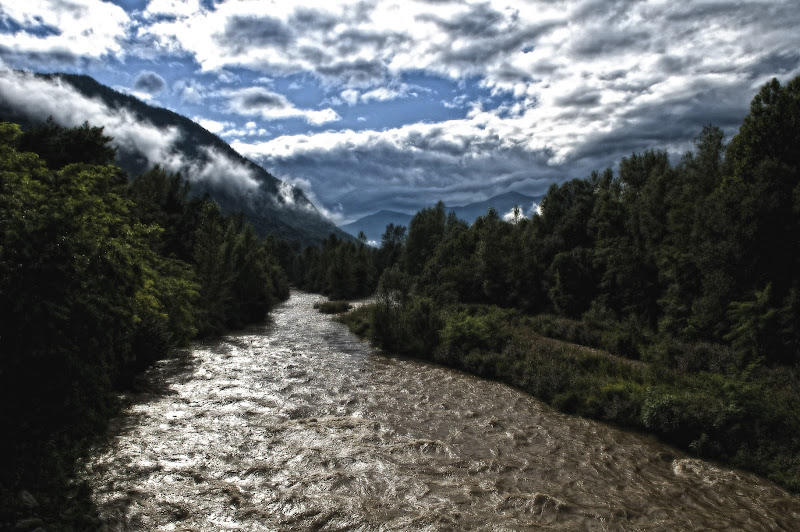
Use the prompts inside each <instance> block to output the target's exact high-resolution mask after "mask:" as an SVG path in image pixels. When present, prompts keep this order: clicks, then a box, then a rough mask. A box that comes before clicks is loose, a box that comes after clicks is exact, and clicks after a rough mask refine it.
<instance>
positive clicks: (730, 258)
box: [357, 78, 800, 488]
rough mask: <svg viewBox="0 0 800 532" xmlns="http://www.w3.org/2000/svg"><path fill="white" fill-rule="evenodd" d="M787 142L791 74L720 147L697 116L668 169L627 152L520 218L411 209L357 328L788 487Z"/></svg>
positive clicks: (798, 245) (791, 253) (796, 246)
mask: <svg viewBox="0 0 800 532" xmlns="http://www.w3.org/2000/svg"><path fill="white" fill-rule="evenodd" d="M798 145H800V78H796V79H794V80H792V81H791V82H789V83H788V84H787V85H785V86H781V84H780V83H779V82H778V81H777V80H773V81H772V82H770V83H768V84H767V85H766V86H764V87H763V88H762V90H761V91H760V92H759V94H758V95H757V96H756V97H755V98H754V100H753V103H752V105H751V110H750V114H749V115H748V116H747V117H746V118H745V120H744V123H743V124H742V127H741V128H740V130H739V133H738V134H737V135H736V136H735V137H734V138H733V139H732V140H731V141H730V143H729V144H728V145H726V144H725V138H724V135H723V133H722V130H720V129H719V128H717V127H715V126H713V125H708V126H706V127H704V128H703V130H702V131H701V132H700V134H699V135H698V137H697V138H696V139H695V141H694V150H693V151H691V152H689V153H687V154H685V155H684V157H683V158H682V159H681V160H680V162H679V163H678V164H675V165H674V164H672V162H671V161H670V157H669V156H668V154H667V153H666V152H664V151H654V150H648V151H645V152H644V153H639V154H637V153H634V154H631V155H630V156H629V157H626V158H623V159H622V160H621V161H620V163H619V172H618V175H617V176H615V175H614V173H613V172H612V171H611V170H606V171H604V172H602V173H600V172H593V173H592V174H591V176H589V178H588V179H574V180H570V181H566V182H564V183H562V184H553V185H551V187H550V188H549V190H548V191H547V194H546V195H545V197H544V198H543V199H542V202H541V205H540V212H539V213H538V214H534V215H533V216H532V217H531V218H530V219H524V218H523V219H519V218H518V219H516V220H515V221H514V223H506V222H504V221H502V220H500V219H499V217H498V216H497V213H496V212H493V211H490V212H488V213H487V215H486V216H483V217H480V218H479V219H478V220H476V221H475V223H473V224H472V226H469V227H468V226H467V225H466V224H463V223H458V222H457V221H456V220H451V219H450V218H449V217H446V216H445V215H444V205H443V204H441V203H440V204H438V205H437V206H436V207H434V208H429V209H423V210H422V211H420V212H419V213H418V214H417V215H416V216H415V217H414V218H413V219H412V221H411V224H410V226H409V232H408V238H407V239H406V241H405V247H404V249H403V252H402V257H401V260H400V262H399V267H397V268H393V269H390V270H387V271H386V272H385V273H384V275H383V277H382V278H381V282H380V283H379V286H378V292H377V294H376V304H375V305H374V306H373V307H371V309H370V312H369V314H370V315H371V320H372V321H371V323H370V324H369V326H368V327H367V326H363V324H364V318H363V314H364V313H366V311H360V312H359V315H360V316H361V318H360V319H359V320H357V321H358V322H359V323H360V324H361V325H362V326H359V330H365V331H369V334H371V335H372V337H373V339H374V340H375V341H377V342H378V343H379V344H380V345H382V346H383V347H385V348H387V349H393V350H396V351H399V352H403V353H407V354H412V355H416V356H424V357H427V356H430V355H431V353H433V355H434V357H435V358H436V360H438V361H440V362H443V363H446V364H450V365H453V366H456V367H461V368H464V369H467V370H468V371H472V372H474V373H477V374H480V375H485V376H488V377H492V378H498V379H501V380H503V381H505V382H508V383H510V384H513V385H515V386H518V387H520V388H521V389H523V390H526V391H528V392H530V393H532V394H534V395H536V396H537V397H540V398H542V399H543V400H545V401H548V402H550V403H551V404H554V405H555V406H557V407H558V408H560V409H562V410H564V411H568V412H574V413H578V414H583V415H589V416H593V417H597V418H600V419H604V420H607V421H612V422H616V423H621V424H624V425H627V426H633V427H637V428H644V429H646V430H649V431H652V432H655V433H657V434H659V435H661V436H662V437H663V438H665V439H668V440H670V441H673V442H675V443H676V444H678V445H680V446H682V447H684V448H686V449H688V450H690V451H691V452H694V453H696V454H699V455H701V456H709V457H714V458H719V459H723V460H728V461H730V462H732V463H734V464H737V465H740V466H742V467H747V468H750V469H753V470H756V471H760V472H762V473H764V474H767V475H769V476H770V477H771V478H774V479H776V480H779V481H780V482H782V483H784V484H785V485H788V486H792V487H794V488H798V487H800V468H798V462H800V460H798V458H797V456H800V443H798V440H797V438H796V437H794V436H792V435H793V434H797V429H798V426H799V425H800V415H798V413H797V412H800V408H798V407H800V403H799V402H798V396H800V386H798V385H797V381H796V380H795V381H792V380H790V379H780V378H779V377H778V376H782V375H784V374H787V375H795V376H796V373H797V362H798V360H800V358H798V357H800V276H798V273H797V272H798V271H800V270H798V268H797V266H798V264H800V240H798V238H797V235H798V234H800V168H799V167H800V151H798V149H797V147H798ZM466 305H470V306H466ZM493 305H497V306H499V307H505V308H511V309H519V310H521V311H524V312H527V313H530V314H534V316H531V317H527V318H524V319H522V318H516V317H514V318H512V317H511V315H508V316H505V315H503V312H505V310H500V309H498V308H497V307H493ZM477 308H483V309H485V310H483V311H478V310H476V309H477ZM414 313H417V314H416V315H415V314H414ZM533 331H536V332H537V333H539V334H535V333H534V332H533ZM540 335H544V336H547V337H550V338H557V339H560V340H564V341H567V342H573V343H577V344H581V345H584V346H589V347H591V348H600V349H603V351H588V350H586V349H581V348H577V347H575V346H570V345H567V344H565V343H563V342H561V341H557V340H550V339H548V338H543V337H542V336H540ZM412 338H414V339H416V338H425V340H424V341H423V342H421V343H423V344H424V345H425V346H424V347H421V346H420V345H414V341H412V340H411V339H412ZM616 355H618V356H616ZM619 357H624V358H619ZM776 380H780V385H779V387H778V388H777V389H778V390H779V391H776V388H775V384H774V382H773V381H776ZM787 405H792V406H791V407H788V406H787Z"/></svg>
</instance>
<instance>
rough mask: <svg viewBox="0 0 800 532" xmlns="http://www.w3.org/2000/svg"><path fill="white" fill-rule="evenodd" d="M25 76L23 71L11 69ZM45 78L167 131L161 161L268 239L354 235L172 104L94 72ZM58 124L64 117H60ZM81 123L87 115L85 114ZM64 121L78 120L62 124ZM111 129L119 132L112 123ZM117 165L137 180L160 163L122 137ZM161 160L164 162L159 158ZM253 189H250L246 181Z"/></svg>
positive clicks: (1, 108)
mask: <svg viewBox="0 0 800 532" xmlns="http://www.w3.org/2000/svg"><path fill="white" fill-rule="evenodd" d="M8 75H9V76H11V75H18V76H20V75H19V74H8ZM35 77H36V78H38V79H39V80H46V81H50V82H52V83H62V84H63V83H66V84H69V86H71V87H74V89H76V90H77V91H78V92H79V93H80V94H82V95H83V96H85V97H86V98H87V99H89V100H95V101H97V102H100V103H101V104H103V105H104V106H107V107H108V109H109V110H110V111H111V112H112V113H120V114H123V113H125V114H126V116H129V115H132V116H133V117H134V119H135V120H138V121H140V122H141V123H142V124H146V125H152V126H154V127H155V129H157V130H159V131H160V132H164V135H165V136H167V135H171V136H170V138H171V145H170V146H169V153H166V154H164V155H166V157H162V158H161V159H162V160H166V161H179V162H178V163H173V166H172V167H169V168H168V169H169V170H171V171H176V170H178V171H181V173H182V174H183V176H184V178H186V179H187V180H188V181H189V182H190V183H191V194H192V195H193V196H200V197H201V196H203V195H205V194H208V195H209V196H210V197H211V198H212V199H214V200H215V201H216V202H217V203H218V204H219V205H220V207H221V209H222V212H223V213H225V214H232V213H234V212H242V213H243V215H244V218H245V220H246V221H247V222H249V223H250V224H251V225H252V226H253V227H254V228H255V230H256V232H257V233H258V234H259V236H261V237H265V236H266V235H268V234H273V235H275V236H276V237H277V238H279V239H282V240H287V241H295V242H298V243H300V244H301V245H303V246H305V245H308V244H319V243H320V242H322V240H324V239H325V238H326V237H328V236H329V235H330V234H331V233H334V234H336V235H338V236H339V237H340V238H345V239H348V238H350V237H349V236H348V235H347V234H346V233H344V232H343V231H340V230H339V229H338V228H336V226H335V225H334V224H333V223H332V222H331V221H330V220H328V219H327V218H325V217H324V216H323V215H322V214H320V213H319V211H318V210H317V209H316V208H315V207H314V205H313V204H312V203H311V202H310V201H309V200H308V198H307V197H306V195H305V194H304V193H303V191H302V190H300V189H299V188H297V187H293V186H291V185H289V184H287V183H284V182H282V181H281V180H279V179H277V178H276V177H274V176H273V175H271V174H270V173H269V172H267V171H266V170H264V169H263V168H261V167H260V166H258V165H257V164H255V163H253V162H252V161H250V160H248V159H246V158H244V157H242V156H241V155H239V154H238V153H237V152H236V151H234V150H233V149H232V148H231V147H230V146H229V145H228V144H227V143H225V142H224V141H223V140H222V139H220V138H219V137H217V136H216V135H214V134H212V133H210V132H208V131H207V130H206V129H204V128H203V127H201V126H200V125H198V124H197V123H195V122H193V121H192V120H190V119H188V118H186V117H184V116H181V115H179V114H177V113H174V112H172V111H170V110H168V109H164V108H159V107H154V106H151V105H148V104H147V103H144V102H142V101H141V100H138V99H137V98H135V97H133V96H130V95H128V94H123V93H121V92H118V91H116V90H114V89H111V88H110V87H107V86H105V85H102V84H100V83H98V82H97V81H95V80H94V79H93V78H91V77H89V76H83V75H73V74H42V75H38V74H37V75H35ZM0 119H3V120H7V121H10V122H15V123H19V124H21V125H22V126H23V128H26V127H30V126H32V125H36V124H39V123H41V122H42V121H43V120H45V119H47V116H41V110H39V109H36V108H35V106H26V107H23V106H17V105H14V103H13V102H9V101H3V102H0ZM54 119H55V121H56V122H63V120H59V117H54ZM79 119H80V120H83V119H81V118H79ZM85 120H89V121H91V122H92V126H104V125H106V124H103V123H99V122H98V121H97V120H96V119H93V120H90V117H86V118H85ZM60 125H63V126H67V127H70V126H74V125H78V124H72V123H61V124H60ZM106 133H110V134H112V136H115V132H114V131H110V130H109V129H108V128H107V130H106ZM117 140H118V142H117V144H116V147H117V160H116V162H117V164H118V165H119V166H120V167H122V168H123V169H124V170H125V171H127V172H128V173H129V175H130V176H131V177H134V176H136V175H139V174H142V173H144V172H145V171H147V170H149V169H150V168H151V167H152V166H153V164H154V161H153V157H152V153H150V152H152V149H153V148H152V146H151V145H143V144H144V143H137V142H136V140H137V139H130V140H129V141H128V142H125V141H124V140H123V139H120V138H118V139H117ZM158 162H162V161H158ZM243 182H244V183H246V184H247V186H243V185H242V183H243Z"/></svg>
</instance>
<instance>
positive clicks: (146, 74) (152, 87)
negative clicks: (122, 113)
mask: <svg viewBox="0 0 800 532" xmlns="http://www.w3.org/2000/svg"><path fill="white" fill-rule="evenodd" d="M166 86H167V83H166V82H165V81H164V78H162V77H161V76H159V75H158V74H156V73H155V72H150V71H147V70H145V71H143V72H141V73H139V75H138V76H137V77H136V81H134V82H133V89H134V90H137V91H142V92H147V93H150V94H156V93H157V92H161V91H163V90H164V88H166Z"/></svg>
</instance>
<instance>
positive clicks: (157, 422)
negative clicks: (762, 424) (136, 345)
mask: <svg viewBox="0 0 800 532" xmlns="http://www.w3.org/2000/svg"><path fill="white" fill-rule="evenodd" d="M318 301H320V298H319V297H318V296H314V295H311V294H304V293H299V292H294V293H293V294H292V297H291V299H290V300H289V301H288V302H286V303H284V304H282V305H279V306H278V307H276V309H275V310H274V311H273V313H272V316H273V320H272V321H271V322H270V323H269V324H265V325H261V326H255V327H250V328H248V329H245V330H244V331H242V332H240V333H236V334H231V335H227V336H224V337H222V338H220V339H219V340H216V341H213V342H203V343H198V344H195V345H194V346H193V349H192V351H191V354H190V357H189V358H188V359H186V361H184V362H183V363H181V364H180V365H176V364H177V362H173V361H165V362H163V363H160V364H159V365H157V366H156V367H155V368H154V369H153V370H152V371H151V372H150V373H149V374H148V379H149V382H151V383H153V384H152V386H153V390H154V391H153V392H147V393H144V394H142V395H141V396H138V397H131V398H130V399H131V403H130V405H129V406H128V407H127V408H126V410H125V412H124V413H123V415H122V416H120V417H119V418H117V419H116V420H115V421H114V422H113V425H112V429H111V438H110V439H109V441H108V442H107V443H106V444H105V445H103V446H100V447H98V448H97V449H96V451H95V452H94V453H93V454H92V455H91V457H90V458H89V459H88V460H87V461H86V462H85V464H84V472H83V474H82V475H81V479H82V480H83V481H85V482H86V483H87V484H88V485H89V486H91V487H92V492H93V500H94V501H95V503H96V504H97V507H98V512H99V515H100V519H101V520H102V523H103V526H104V527H105V529H106V530H129V529H170V528H188V529H197V530H212V529H213V530H221V529H236V528H238V529H247V530H256V531H257V530H341V529H347V530H409V529H425V530H454V529H469V530H497V529H503V528H505V529H514V530H525V529H535V528H537V527H541V526H548V527H549V528H552V529H561V530H576V529H581V530H608V529H609V528H612V529H618V530H641V529H643V528H647V529H682V530H691V529H702V528H714V527H727V528H744V529H749V530H782V529H783V530H789V529H791V525H792V524H793V523H796V522H797V521H798V519H800V497H798V496H796V495H792V494H790V493H788V492H786V491H785V490H783V489H780V488H778V487H777V486H775V485H774V484H772V483H769V482H765V481H764V480H763V479H760V478H759V477H757V476H755V475H752V474H749V473H743V472H740V471H731V470H728V469H725V468H720V467H718V466H715V465H714V464H711V463H708V462H703V461H701V460H697V459H694V458H692V457H689V456H687V455H684V454H683V453H681V452H680V451H677V450H676V449H674V448H672V447H670V446H668V445H665V444H663V443H661V442H658V441H657V440H656V439H655V438H653V437H651V436H645V435H642V434H638V433H635V432H629V431H623V430H619V429H616V428H613V427H611V426H609V425H605V424H601V423H596V422H594V421H590V420H587V419H582V418H578V417H573V416H565V415H563V414H560V413H558V412H555V411H554V410H553V409H551V408H549V407H547V406H545V405H544V404H542V403H541V402H539V401H537V400H535V399H533V398H532V397H531V396H529V395H527V394H524V393H522V392H520V391H518V390H516V389H514V388H511V387H509V386H506V385H503V384H500V383H498V382H492V381H489V380H484V379H479V378H476V377H473V376H471V375H468V374H466V373H463V372H461V371H456V370H452V369H449V368H446V367H443V366H441V365H433V364H430V363H427V362H422V361H419V360H412V359H407V358H399V357H387V356H384V355H383V354H381V353H379V352H377V351H376V350H374V349H373V348H371V347H370V346H369V345H368V344H367V343H366V342H364V341H362V340H359V339H358V338H357V337H356V336H354V335H353V334H351V333H350V332H349V331H348V330H347V328H346V327H345V326H343V325H341V324H339V323H336V322H334V321H332V320H331V319H330V317H329V316H327V315H323V314H320V313H318V312H317V311H316V310H315V309H314V308H313V306H314V304H315V303H316V302H318Z"/></svg>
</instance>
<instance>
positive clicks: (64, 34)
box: [0, 0, 131, 67]
mask: <svg viewBox="0 0 800 532" xmlns="http://www.w3.org/2000/svg"><path fill="white" fill-rule="evenodd" d="M0 18H1V19H2V22H3V25H4V26H6V27H8V28H17V31H16V32H14V33H13V38H11V39H9V38H7V37H4V38H3V44H0V55H2V56H3V57H5V58H7V59H9V58H11V59H13V61H9V62H13V63H15V64H20V63H22V64H26V65H30V66H44V67H48V66H50V65H53V64H63V63H67V64H78V63H80V62H81V61H85V60H89V61H98V60H100V59H102V58H104V57H107V56H124V55H125V51H124V49H123V46H122V42H123V41H124V39H125V38H126V36H127V33H128V28H129V26H130V24H131V21H130V19H129V18H128V15H127V14H126V13H125V11H124V10H123V9H122V8H120V7H118V6H116V5H114V4H112V3H110V2H103V1H101V0H70V1H69V2H65V1H61V0H26V1H25V2H11V1H5V0H4V1H2V2H0Z"/></svg>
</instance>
